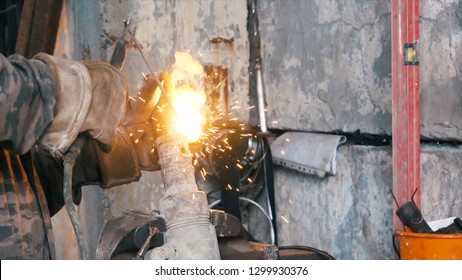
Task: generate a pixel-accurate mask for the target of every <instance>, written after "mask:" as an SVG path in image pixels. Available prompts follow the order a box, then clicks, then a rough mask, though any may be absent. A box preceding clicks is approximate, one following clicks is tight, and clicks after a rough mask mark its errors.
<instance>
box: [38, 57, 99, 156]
mask: <svg viewBox="0 0 462 280" xmlns="http://www.w3.org/2000/svg"><path fill="white" fill-rule="evenodd" d="M34 59H37V60H41V61H43V62H44V63H45V64H47V65H48V66H50V68H51V70H52V72H53V74H54V76H55V83H56V99H57V102H56V103H57V104H56V107H55V112H56V114H55V115H54V117H53V122H52V123H51V124H50V126H49V127H48V128H47V130H46V131H45V134H44V135H43V136H42V137H41V139H40V140H39V145H40V146H42V147H43V148H45V149H46V150H49V151H50V152H51V154H52V155H53V156H54V157H61V156H62V155H63V154H64V153H65V152H66V151H67V149H68V148H69V147H70V146H71V145H72V143H73V142H74V140H75V139H76V138H77V135H78V134H79V130H80V128H81V127H82V125H83V123H84V121H85V117H86V116H87V114H88V110H89V108H90V103H91V99H92V88H91V78H90V74H89V72H88V70H87V68H86V67H85V66H84V65H83V64H81V63H79V62H77V61H71V60H66V59H60V58H56V57H54V56H51V55H48V54H45V53H39V54H37V55H36V56H34ZM60 108H66V109H64V110H63V109H60Z"/></svg>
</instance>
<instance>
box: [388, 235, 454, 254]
mask: <svg viewBox="0 0 462 280" xmlns="http://www.w3.org/2000/svg"><path fill="white" fill-rule="evenodd" d="M395 236H396V237H397V238H398V240H399V248H400V255H401V259H402V260H462V234H431V233H415V232H405V231H397V232H396V233H395Z"/></svg>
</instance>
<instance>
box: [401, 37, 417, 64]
mask: <svg viewBox="0 0 462 280" xmlns="http://www.w3.org/2000/svg"><path fill="white" fill-rule="evenodd" d="M416 45H417V42H414V43H405V44H404V65H406V66H409V65H419V61H418V60H417V51H416V49H415V46H416Z"/></svg>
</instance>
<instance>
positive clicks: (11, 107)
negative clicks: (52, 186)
mask: <svg viewBox="0 0 462 280" xmlns="http://www.w3.org/2000/svg"><path fill="white" fill-rule="evenodd" d="M55 103H56V98H55V80H54V76H53V73H52V72H51V70H50V68H49V67H48V66H47V65H46V64H45V63H43V62H41V61H38V60H35V59H26V58H24V57H22V56H19V55H12V56H9V57H8V58H6V57H5V56H3V55H1V54H0V146H3V147H6V148H7V149H9V150H11V151H12V152H14V153H17V154H24V153H26V152H27V151H29V150H30V149H31V148H32V146H34V144H35V143H36V141H37V140H38V139H39V138H40V136H41V135H42V134H43V132H44V131H45V129H46V128H47V126H48V125H49V124H50V123H51V121H52V120H53V110H54V107H55Z"/></svg>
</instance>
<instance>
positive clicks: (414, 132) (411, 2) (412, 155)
mask: <svg viewBox="0 0 462 280" xmlns="http://www.w3.org/2000/svg"><path fill="white" fill-rule="evenodd" d="M407 2H408V8H407V42H408V43H414V44H416V43H417V42H418V41H419V39H420V31H419V0H407ZM406 69H407V86H408V98H409V102H408V106H409V139H408V141H409V164H410V165H409V185H410V190H409V195H411V196H412V194H413V193H414V191H415V190H416V189H420V187H421V185H420V66H419V65H418V64H417V65H408V66H406ZM414 201H415V202H416V204H417V206H419V208H420V206H421V190H420V191H417V192H416V193H415V196H414Z"/></svg>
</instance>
